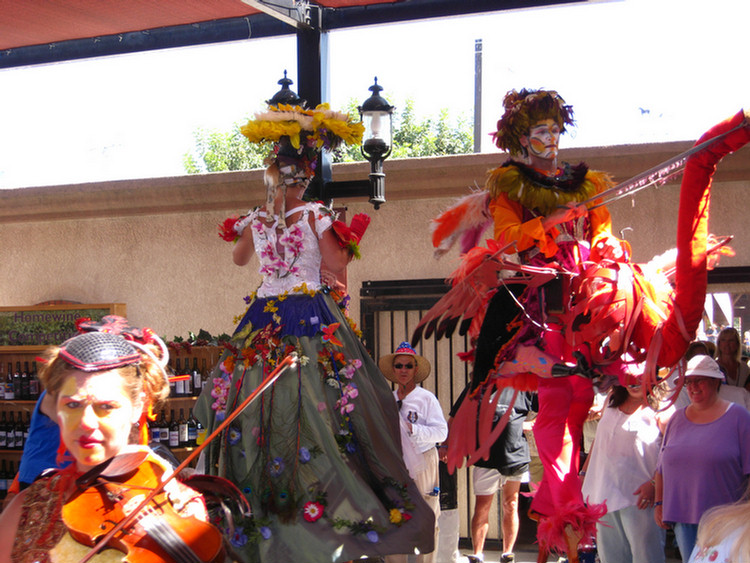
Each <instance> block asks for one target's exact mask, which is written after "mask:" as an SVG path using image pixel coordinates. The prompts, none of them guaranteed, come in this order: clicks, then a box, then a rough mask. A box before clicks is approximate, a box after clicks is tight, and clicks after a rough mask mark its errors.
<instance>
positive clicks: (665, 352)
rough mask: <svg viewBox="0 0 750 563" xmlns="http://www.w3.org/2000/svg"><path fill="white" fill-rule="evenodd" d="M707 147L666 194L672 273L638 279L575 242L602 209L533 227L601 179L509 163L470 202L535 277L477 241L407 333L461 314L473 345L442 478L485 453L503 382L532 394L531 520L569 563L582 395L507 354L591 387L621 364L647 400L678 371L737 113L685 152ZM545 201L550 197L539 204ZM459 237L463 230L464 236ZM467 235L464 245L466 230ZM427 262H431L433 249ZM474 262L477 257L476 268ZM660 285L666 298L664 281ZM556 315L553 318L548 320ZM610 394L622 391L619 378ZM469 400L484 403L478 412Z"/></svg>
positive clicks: (582, 512)
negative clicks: (632, 371)
mask: <svg viewBox="0 0 750 563" xmlns="http://www.w3.org/2000/svg"><path fill="white" fill-rule="evenodd" d="M718 136H722V138H720V139H718V140H717V141H716V142H715V143H713V144H711V145H710V146H709V147H708V148H706V149H704V150H702V151H700V152H698V153H696V154H693V155H692V156H690V158H689V159H688V161H687V164H686V166H685V170H684V176H683V180H682V184H681V192H680V209H679V218H678V232H677V258H676V262H675V263H674V269H669V268H664V267H662V268H661V269H660V270H658V271H657V272H656V274H654V272H653V271H650V273H649V274H648V275H646V274H644V271H645V269H646V268H647V266H646V265H644V266H640V265H637V264H632V263H630V262H629V261H627V260H624V261H621V262H612V261H609V260H606V261H602V260H600V259H599V257H598V256H597V254H596V251H594V252H593V253H592V254H591V255H589V252H588V251H589V247H588V244H586V243H587V242H594V243H595V242H596V238H597V237H602V236H608V234H609V233H608V230H609V216H608V214H607V213H606V210H605V208H603V207H599V208H598V209H597V210H596V212H595V213H589V214H588V215H587V216H586V217H584V218H582V219H580V220H579V221H578V222H577V223H575V224H572V223H573V222H571V224H564V225H561V226H558V228H556V229H552V230H550V231H549V232H545V231H544V230H542V231H540V230H539V229H540V225H541V223H540V217H543V216H544V214H545V211H546V212H549V210H551V209H553V208H554V205H556V204H553V203H551V201H555V202H556V201H558V200H560V203H562V204H564V203H567V202H569V201H578V202H581V201H584V200H589V199H590V198H591V197H592V196H595V195H596V194H598V193H600V192H601V191H603V189H605V187H606V178H605V177H603V176H600V175H597V174H596V173H592V172H588V171H585V172H584V173H583V174H581V175H579V176H578V177H577V180H575V178H574V175H575V171H576V170H578V167H576V168H573V169H570V168H564V169H561V170H560V171H559V173H558V175H557V176H556V177H555V179H554V180H553V181H552V182H547V184H546V185H540V182H539V181H538V180H539V179H538V178H535V177H534V174H533V171H531V172H530V171H529V169H528V167H524V166H523V165H519V163H516V162H509V163H506V164H505V165H503V166H502V167H500V168H498V169H496V170H495V171H492V172H491V173H490V181H488V186H489V188H490V196H491V197H490V198H487V194H475V195H474V196H470V197H475V198H476V199H477V200H479V198H481V197H485V200H484V201H488V203H489V205H488V206H487V209H488V212H489V213H491V215H492V217H493V222H494V226H495V231H494V232H495V237H496V239H498V240H499V241H500V245H499V247H500V248H502V250H503V251H504V252H505V253H510V252H513V250H514V248H513V247H509V246H507V245H508V243H511V242H515V243H516V245H515V249H517V250H519V254H520V259H521V263H522V264H529V265H532V266H535V267H538V268H537V269H534V268H524V266H521V267H518V266H513V264H511V263H510V262H508V261H507V260H506V259H505V256H504V255H502V254H501V253H499V252H496V251H497V249H498V244H497V243H496V242H494V241H489V242H490V243H489V244H488V246H489V247H490V249H484V251H482V250H481V247H477V248H474V249H472V250H471V252H469V253H467V255H466V256H468V257H470V259H471V260H472V264H471V266H470V267H469V268H467V267H466V266H464V268H463V269H460V270H461V277H458V278H455V279H454V288H453V289H452V290H451V292H449V294H448V295H446V296H445V297H444V298H443V299H442V300H441V301H440V302H439V303H438V304H437V305H436V306H435V307H434V308H433V309H432V310H431V311H430V312H428V314H427V315H425V317H424V319H423V321H422V322H421V323H420V326H419V327H418V328H417V331H416V332H415V339H417V338H419V337H421V335H422V334H423V331H424V335H425V336H429V335H430V334H431V333H432V332H433V331H434V330H437V334H438V336H440V335H442V334H443V333H450V332H451V331H452V330H453V329H454V328H455V326H456V325H457V324H458V320H459V319H460V318H461V317H463V318H464V322H463V324H462V325H461V326H462V330H463V331H464V332H465V331H466V330H469V331H470V332H471V331H474V335H475V336H476V342H477V347H476V349H475V354H474V357H473V359H474V362H475V363H474V374H473V381H472V389H473V390H475V391H476V390H478V389H479V388H480V387H483V388H484V393H474V400H473V401H472V400H466V401H464V403H463V404H462V407H461V409H460V410H459V412H458V413H457V415H456V417H455V419H454V421H453V425H452V432H451V435H450V436H449V453H448V465H449V467H451V468H452V467H455V466H460V465H462V464H463V462H464V461H466V460H468V463H469V464H471V463H473V462H474V461H475V460H476V459H478V458H479V457H483V456H484V455H486V452H488V451H489V447H490V446H491V444H492V442H493V441H494V440H495V439H496V437H497V436H498V435H499V433H500V432H499V429H498V428H497V427H496V428H491V425H490V426H488V425H486V424H483V423H482V420H484V419H485V418H487V417H486V416H484V415H485V414H486V413H485V411H489V410H492V411H493V412H494V405H492V404H491V403H489V400H488V399H486V397H489V396H490V395H491V393H492V392H493V391H494V390H496V389H499V388H502V387H505V386H508V385H512V386H514V387H516V388H519V389H532V388H536V389H537V390H538V393H539V403H540V412H539V416H538V417H537V419H536V423H535V427H534V435H535V439H536V443H537V447H538V449H539V455H540V458H541V461H542V463H543V464H544V479H543V481H542V484H541V485H540V487H539V489H538V490H537V492H536V494H535V496H534V499H533V502H532V507H531V510H532V511H533V512H534V513H535V514H537V515H539V517H540V518H539V528H538V539H539V542H540V545H541V546H542V547H543V548H545V549H549V548H557V549H559V550H561V551H566V552H567V553H568V555H569V557H570V558H571V561H577V554H576V550H575V547H576V543H577V541H578V540H579V539H580V538H581V537H584V536H585V535H589V534H593V533H594V530H595V522H596V520H597V519H598V518H599V517H600V516H601V515H602V513H603V512H602V510H603V509H604V507H597V506H593V507H591V506H587V505H586V504H585V503H584V499H583V498H582V495H581V491H580V482H579V479H578V453H579V447H580V443H581V436H582V427H583V422H584V421H585V419H586V416H587V414H588V410H589V407H590V405H591V401H592V398H593V389H592V384H591V381H590V380H589V379H587V378H585V377H580V376H578V375H571V376H569V377H559V378H558V377H555V378H548V377H538V375H540V374H542V372H544V373H546V374H547V375H549V369H545V370H540V371H535V370H529V369H525V368H527V366H526V364H523V363H519V362H518V361H517V359H516V352H517V351H519V350H520V349H521V348H520V347H521V346H529V347H530V346H534V347H535V348H534V349H538V350H541V351H542V352H543V354H544V357H545V358H549V357H552V358H555V359H556V360H558V361H559V362H560V363H561V364H565V363H567V364H570V363H576V362H577V363H578V365H577V366H575V367H571V369H570V373H571V374H575V373H582V372H588V375H589V376H591V375H592V372H593V371H594V370H595V371H596V372H597V373H596V376H597V377H598V376H600V375H602V374H603V375H604V376H606V375H610V376H615V377H620V378H622V377H624V369H623V366H624V362H626V361H627V362H644V361H645V362H646V365H647V369H646V373H645V374H644V376H643V383H644V386H645V387H646V388H647V389H649V390H650V389H651V387H652V386H653V385H654V384H656V382H657V381H656V367H657V366H659V367H672V366H674V365H676V364H677V363H678V362H679V361H680V359H681V358H682V356H683V354H684V352H685V350H686V348H687V345H688V343H689V342H690V341H691V340H692V339H693V338H694V336H695V331H696V329H697V327H698V324H699V322H700V318H701V313H702V309H703V303H704V300H705V292H706V277H707V275H706V271H707V266H708V260H707V255H708V248H707V238H708V229H707V224H708V207H709V196H710V187H711V177H712V175H713V173H714V171H715V170H716V166H717V164H718V162H719V161H720V160H721V158H722V157H723V156H725V155H726V154H729V153H730V152H733V151H735V150H737V149H739V148H741V147H742V146H743V145H744V144H746V143H747V142H748V141H750V125H748V121H747V117H746V116H745V114H744V113H743V112H740V113H738V114H737V115H735V116H734V117H733V118H731V119H729V120H727V121H725V122H722V123H720V124H718V125H717V126H715V127H714V128H712V129H711V130H710V131H708V132H707V133H706V134H705V135H703V137H701V139H700V140H699V141H698V143H697V144H700V143H702V142H704V141H707V140H709V139H713V138H714V137H718ZM563 181H565V183H564V184H563ZM589 181H591V182H593V183H592V184H589V183H588V182H589ZM599 181H601V182H599ZM555 191H557V192H558V193H557V195H554V192H555ZM550 193H553V200H549V199H546V198H548V197H549V194H550ZM535 201H536V202H537V204H534V202H535ZM463 205H464V206H466V202H465V201H464V202H463ZM545 207H546V209H545ZM465 226H466V223H464V225H462V227H459V228H463V227H465ZM469 226H470V227H471V228H472V229H473V230H474V231H475V230H476V229H475V225H469ZM436 232H440V233H442V234H441V235H440V236H439V237H438V240H434V241H433V242H434V243H435V246H439V245H440V244H441V243H444V241H445V240H446V238H447V237H452V238H453V239H454V240H455V238H456V237H457V235H456V229H451V228H449V227H447V226H446V225H445V224H443V223H441V222H440V218H438V220H437V230H436ZM471 236H472V237H474V238H476V233H475V232H472V235H471ZM465 250H466V249H465ZM441 251H442V252H444V251H445V248H444V245H443V247H442V248H441ZM482 253H483V256H484V257H483V258H479V259H478V258H477V257H478V256H481V255H482ZM545 266H546V267H548V268H552V269H556V270H557V272H558V274H559V275H560V277H562V278H563V280H564V282H563V283H562V287H561V288H560V287H557V288H549V286H547V287H548V288H549V289H550V290H546V289H542V290H540V287H543V285H544V283H546V282H547V281H548V280H549V279H550V275H549V272H548V271H544V270H543V269H542V268H543V267H545ZM504 270H505V271H508V270H516V271H518V270H521V271H522V276H521V277H507V278H505V279H504V280H501V283H500V285H496V286H495V287H492V284H491V283H489V282H488V280H491V279H493V276H495V275H496V274H497V273H501V274H502V272H503V271H504ZM671 274H674V282H675V286H674V290H671V286H670V285H669V283H667V277H668V276H670V277H671ZM647 277H648V279H647ZM540 278H541V281H539V280H540ZM494 279H497V278H496V277H495V278H494ZM552 289H554V291H552ZM477 291H479V292H482V293H483V299H484V303H485V307H484V309H482V308H481V307H479V306H477V305H476V302H477V296H476V292H477ZM462 303H463V304H468V305H466V306H464V305H462ZM550 303H552V304H553V307H551V306H550ZM558 305H561V307H562V309H561V310H559V311H555V312H553V313H549V309H550V308H554V307H556V306H558ZM467 311H468V313H467ZM485 313H486V314H485ZM480 325H481V330H479V328H478V327H479V326H480ZM425 329H426V330H425ZM527 349H528V348H527ZM514 365H517V366H518V367H519V369H518V371H517V373H513V370H512V369H509V368H512V366H514ZM547 367H549V366H547ZM621 383H625V381H624V380H622V379H621ZM487 391H489V392H487ZM479 395H482V396H484V397H485V399H483V400H482V401H481V402H480V400H479V398H478V396H479ZM477 421H479V422H477ZM477 425H479V430H480V431H479V432H477ZM474 436H478V437H477V438H474Z"/></svg>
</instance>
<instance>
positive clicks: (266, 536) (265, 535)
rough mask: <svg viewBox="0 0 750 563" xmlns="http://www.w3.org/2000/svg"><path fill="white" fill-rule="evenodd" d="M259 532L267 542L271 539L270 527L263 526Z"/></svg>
mask: <svg viewBox="0 0 750 563" xmlns="http://www.w3.org/2000/svg"><path fill="white" fill-rule="evenodd" d="M258 531H259V532H260V535H261V536H262V537H263V539H264V540H267V539H269V538H270V537H271V528H269V527H268V526H261V527H260V530H258Z"/></svg>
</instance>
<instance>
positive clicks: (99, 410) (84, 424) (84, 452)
mask: <svg viewBox="0 0 750 563" xmlns="http://www.w3.org/2000/svg"><path fill="white" fill-rule="evenodd" d="M57 416H58V421H59V424H60V432H61V435H62V439H63V442H64V443H65V446H66V447H67V448H68V451H70V453H71V454H72V455H73V457H75V459H76V462H77V467H78V469H79V470H81V471H86V470H88V469H90V468H91V467H93V466H95V465H98V464H100V463H102V462H104V461H106V460H108V459H109V458H111V457H113V456H115V455H117V454H118V453H119V452H120V451H121V450H122V449H123V448H124V447H125V446H126V445H127V444H128V438H129V436H130V430H131V428H132V426H133V424H134V423H135V422H136V421H137V420H138V418H139V416H140V407H139V406H136V405H133V402H132V401H131V399H130V396H129V395H128V393H127V392H126V390H125V388H124V380H123V378H122V376H121V375H120V374H119V373H117V372H115V371H103V372H96V373H86V372H82V371H73V372H71V373H70V374H69V375H67V376H66V378H65V381H64V382H63V385H62V387H61V389H60V394H59V395H58V398H57Z"/></svg>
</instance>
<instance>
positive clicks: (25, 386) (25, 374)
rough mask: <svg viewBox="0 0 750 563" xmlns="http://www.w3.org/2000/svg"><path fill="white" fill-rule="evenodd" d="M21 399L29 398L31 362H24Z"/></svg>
mask: <svg viewBox="0 0 750 563" xmlns="http://www.w3.org/2000/svg"><path fill="white" fill-rule="evenodd" d="M21 400H22V401H28V400H29V362H24V364H23V371H22V372H21Z"/></svg>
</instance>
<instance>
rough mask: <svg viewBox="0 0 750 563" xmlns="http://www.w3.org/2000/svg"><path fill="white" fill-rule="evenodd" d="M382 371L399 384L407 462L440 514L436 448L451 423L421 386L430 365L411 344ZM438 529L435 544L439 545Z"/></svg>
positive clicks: (425, 562)
mask: <svg viewBox="0 0 750 563" xmlns="http://www.w3.org/2000/svg"><path fill="white" fill-rule="evenodd" d="M378 366H379V367H380V371H382V372H383V375H385V377H386V378H387V379H388V380H390V381H392V382H393V383H395V384H396V389H395V390H394V392H393V395H394V397H395V399H396V402H397V403H398V406H399V414H400V421H401V447H402V448H403V451H404V463H405V464H406V468H407V469H408V470H409V474H410V475H411V477H412V479H414V482H415V483H416V484H417V487H418V488H419V490H420V491H421V492H422V495H424V498H425V500H426V501H427V504H429V505H430V506H431V507H432V509H433V510H434V511H435V520H436V521H437V517H438V516H439V514H440V475H439V466H438V452H437V448H436V445H437V444H438V443H440V442H443V441H444V440H445V439H446V438H447V437H448V424H447V422H446V421H445V416H444V415H443V409H442V407H441V406H440V403H439V402H438V400H437V398H436V397H435V395H433V394H432V393H430V392H429V391H428V390H427V389H424V388H423V387H420V386H418V385H417V384H418V383H421V382H422V381H424V380H425V379H426V378H427V376H428V375H429V374H430V362H428V361H427V359H426V358H424V357H423V356H419V355H417V353H416V352H415V351H414V348H412V347H411V345H410V344H409V343H408V342H402V343H401V344H399V346H398V348H397V349H396V351H395V352H394V353H393V354H388V355H385V356H383V357H382V358H380V360H379V361H378ZM437 533H438V530H437V526H435V545H437ZM434 555H435V552H434V551H433V552H432V553H429V554H419V556H418V557H417V562H418V563H432V561H434ZM385 560H386V562H387V563H405V562H406V561H407V556H406V555H389V556H387V557H386V558H385Z"/></svg>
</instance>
